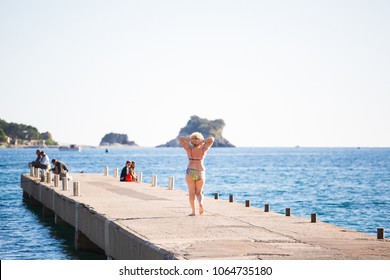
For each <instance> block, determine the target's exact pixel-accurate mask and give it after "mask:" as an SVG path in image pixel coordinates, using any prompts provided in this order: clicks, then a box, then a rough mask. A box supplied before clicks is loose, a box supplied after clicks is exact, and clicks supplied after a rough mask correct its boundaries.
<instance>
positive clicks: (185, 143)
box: [179, 136, 190, 150]
mask: <svg viewBox="0 0 390 280" xmlns="http://www.w3.org/2000/svg"><path fill="white" fill-rule="evenodd" d="M179 141H180V144H181V145H182V146H183V148H184V149H185V150H188V149H189V148H190V146H189V145H188V141H190V137H188V136H180V138H179Z"/></svg>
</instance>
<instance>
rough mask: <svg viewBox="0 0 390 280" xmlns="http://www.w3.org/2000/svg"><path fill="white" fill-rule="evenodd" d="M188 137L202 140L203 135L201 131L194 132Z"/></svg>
mask: <svg viewBox="0 0 390 280" xmlns="http://www.w3.org/2000/svg"><path fill="white" fill-rule="evenodd" d="M190 139H191V140H193V139H198V140H204V137H203V135H202V133H200V132H194V133H192V134H191V136H190Z"/></svg>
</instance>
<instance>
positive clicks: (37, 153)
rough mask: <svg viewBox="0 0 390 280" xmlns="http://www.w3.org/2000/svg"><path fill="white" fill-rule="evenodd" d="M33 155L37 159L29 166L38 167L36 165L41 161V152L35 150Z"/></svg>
mask: <svg viewBox="0 0 390 280" xmlns="http://www.w3.org/2000/svg"><path fill="white" fill-rule="evenodd" d="M35 153H36V155H37V158H36V159H35V161H32V162H29V163H28V165H29V166H33V167H38V166H37V165H38V164H39V162H40V161H41V150H36V151H35Z"/></svg>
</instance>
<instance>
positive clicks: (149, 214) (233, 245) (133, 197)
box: [21, 174, 390, 260]
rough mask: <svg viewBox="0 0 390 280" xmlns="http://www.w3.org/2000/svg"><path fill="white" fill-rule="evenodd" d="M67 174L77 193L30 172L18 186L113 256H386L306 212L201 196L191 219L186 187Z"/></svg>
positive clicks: (365, 239) (381, 246)
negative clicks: (304, 215) (202, 211)
mask: <svg viewBox="0 0 390 280" xmlns="http://www.w3.org/2000/svg"><path fill="white" fill-rule="evenodd" d="M72 176H73V180H74V181H79V182H80V193H81V196H73V195H72V193H73V192H72V185H73V184H72V183H70V185H69V186H70V187H69V190H68V191H63V190H62V188H61V187H53V183H51V184H48V183H41V182H39V180H38V179H37V178H33V177H31V176H30V175H22V176H21V186H22V188H23V191H24V195H26V196H29V197H32V198H34V199H35V200H38V201H39V202H41V203H42V204H43V205H44V206H45V208H48V209H49V210H51V211H53V212H54V213H55V216H56V217H57V218H58V219H61V220H63V221H65V222H66V223H68V224H70V225H72V226H73V227H75V230H76V233H77V234H82V235H85V236H86V237H87V239H89V240H90V241H92V242H93V243H94V244H95V245H97V246H98V247H99V248H101V249H102V250H103V252H104V253H105V254H106V255H107V256H109V257H110V258H113V259H139V260H141V259H241V260H252V259H267V260H279V259H281V260H287V259H295V260H319V259H326V260H332V259H354V260H356V259H362V260H371V259H374V260H379V259H386V260H389V259H390V242H389V240H388V239H382V240H378V239H377V238H376V236H372V235H368V234H364V233H360V232H356V231H353V230H349V229H345V228H341V227H337V226H334V225H331V224H326V223H323V222H320V221H317V223H311V221H310V217H308V218H299V217H294V216H290V217H286V216H285V215H282V214H277V213H274V212H264V210H263V209H258V208H255V207H245V205H244V204H241V203H235V202H233V203H230V202H229V201H226V200H215V199H214V198H205V209H206V213H205V214H204V215H202V216H195V217H193V216H189V215H188V214H189V213H190V207H189V203H188V195H187V193H186V192H184V191H180V190H168V189H167V188H161V187H152V186H151V185H150V184H145V183H127V182H119V181H118V178H114V177H112V176H103V174H72ZM77 239H78V238H77ZM80 240H83V238H81V239H80ZM77 242H78V241H77V240H76V247H79V248H84V247H85V246H84V244H77ZM87 247H88V246H87Z"/></svg>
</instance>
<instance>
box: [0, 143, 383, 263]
mask: <svg viewBox="0 0 390 280" xmlns="http://www.w3.org/2000/svg"><path fill="white" fill-rule="evenodd" d="M45 152H46V153H47V154H48V156H49V157H50V158H51V159H52V158H56V159H58V160H60V161H63V162H65V163H66V164H67V165H68V167H69V168H70V172H71V173H80V172H86V173H103V172H104V168H105V167H106V166H107V167H108V168H109V172H110V174H111V175H112V174H113V170H114V168H119V171H120V170H121V168H122V167H123V166H124V165H125V162H126V160H131V161H135V162H136V164H137V167H136V172H142V177H143V181H144V182H146V183H148V182H150V183H151V181H152V176H153V175H157V176H158V185H159V186H161V187H167V186H168V182H169V177H170V176H173V177H174V178H175V188H176V189H181V190H186V189H187V187H186V183H185V169H186V166H187V162H188V159H187V155H186V153H185V151H184V150H183V149H182V148H117V149H114V148H112V149H109V150H108V152H106V149H102V148H83V149H82V150H81V151H80V152H76V151H62V150H61V151H60V150H58V149H56V148H49V149H45ZM34 159H35V149H32V148H23V149H22V148H20V149H13V148H3V149H0V192H1V195H0V222H1V223H0V259H1V260H83V259H88V260H95V259H105V258H106V257H105V256H102V255H99V254H93V253H87V252H82V251H77V250H75V249H74V241H73V237H74V229H73V228H71V227H69V228H67V227H64V226H59V225H56V224H55V223H54V221H53V218H50V217H44V216H43V215H42V209H41V207H38V206H31V205H30V204H29V201H28V199H24V198H23V195H22V189H21V188H20V176H21V174H23V173H29V168H28V162H30V161H33V160H34ZM205 166H206V185H205V188H204V193H205V195H206V196H209V197H213V195H214V193H219V197H220V199H226V200H228V198H229V195H231V194H232V195H234V200H235V201H237V202H241V203H243V204H244V203H245V200H248V199H249V200H250V201H251V206H254V207H258V208H261V209H262V208H264V205H265V204H269V205H270V209H271V211H274V212H278V213H285V209H286V208H290V209H291V214H292V215H294V216H300V217H307V218H310V215H311V213H317V219H318V220H320V221H322V222H327V223H331V224H335V225H338V226H341V227H345V228H348V229H353V230H357V231H360V232H365V233H368V234H371V235H375V234H376V231H377V228H378V227H381V228H384V229H385V237H386V238H388V237H389V231H390V148H304V147H301V148H212V149H211V150H210V151H209V152H208V154H207V156H206V159H205ZM205 208H206V211H207V204H206V205H205Z"/></svg>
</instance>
